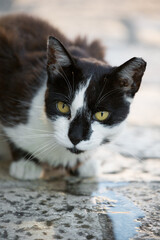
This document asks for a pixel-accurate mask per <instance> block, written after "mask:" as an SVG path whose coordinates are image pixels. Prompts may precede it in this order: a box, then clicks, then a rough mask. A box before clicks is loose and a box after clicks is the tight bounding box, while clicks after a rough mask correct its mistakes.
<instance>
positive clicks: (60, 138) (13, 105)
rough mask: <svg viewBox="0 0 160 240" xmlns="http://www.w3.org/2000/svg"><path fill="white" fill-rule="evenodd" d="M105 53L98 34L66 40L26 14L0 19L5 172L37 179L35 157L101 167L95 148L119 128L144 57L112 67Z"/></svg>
mask: <svg viewBox="0 0 160 240" xmlns="http://www.w3.org/2000/svg"><path fill="white" fill-rule="evenodd" d="M104 57H105V50H104V47H103V46H102V44H101V43H100V42H99V41H97V40H95V41H93V42H92V43H90V44H89V43H87V41H86V39H83V38H80V37H78V38H77V39H76V40H74V41H71V40H69V39H68V38H67V37H65V36H64V35H63V34H62V33H61V32H60V31H59V30H58V29H56V28H54V27H52V26H50V25H49V24H48V23H46V22H45V21H42V20H40V19H38V18H35V17H31V16H28V15H22V14H20V15H10V16H3V17H1V18H0V122H1V126H2V130H3V133H4V135H5V136H6V138H7V140H8V142H9V145H10V148H11V152H12V156H13V159H14V161H13V162H12V163H11V166H10V175H11V176H13V177H15V178H18V179H37V178H40V177H41V176H42V171H43V169H42V166H41V164H40V163H47V164H49V165H51V166H53V167H59V166H61V167H63V168H66V169H68V170H69V171H70V172H71V173H72V174H73V175H79V176H80V177H90V176H95V175H97V174H98V173H99V170H98V165H99V163H98V161H97V159H95V158H94V156H95V151H96V149H97V148H98V147H99V146H101V145H102V144H106V148H107V144H108V143H109V142H110V141H112V139H114V137H115V136H116V135H117V134H118V133H119V131H121V129H122V128H123V125H124V123H125V120H126V118H127V116H128V113H129V110H130V104H131V102H132V100H133V98H134V96H135V93H136V92H137V91H138V89H139V87H140V84H141V79H142V76H143V74H144V71H145V68H146V62H145V61H144V60H143V59H142V58H137V57H133V58H132V59H130V60H128V61H127V62H125V63H123V64H122V65H120V66H118V67H115V66H114V67H112V66H110V65H109V64H108V63H107V62H106V61H105V59H104Z"/></svg>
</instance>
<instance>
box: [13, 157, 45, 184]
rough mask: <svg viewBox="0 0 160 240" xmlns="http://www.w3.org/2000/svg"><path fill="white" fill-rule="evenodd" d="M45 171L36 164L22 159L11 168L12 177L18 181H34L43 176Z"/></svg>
mask: <svg viewBox="0 0 160 240" xmlns="http://www.w3.org/2000/svg"><path fill="white" fill-rule="evenodd" d="M42 173H43V170H42V168H41V167H40V166H38V165H36V164H35V163H34V162H31V161H26V160H25V159H23V158H22V159H20V160H19V161H17V162H13V163H12V164H11V166H10V175H11V176H12V177H15V178H18V179H25V180H34V179H37V178H40V177H41V176H42Z"/></svg>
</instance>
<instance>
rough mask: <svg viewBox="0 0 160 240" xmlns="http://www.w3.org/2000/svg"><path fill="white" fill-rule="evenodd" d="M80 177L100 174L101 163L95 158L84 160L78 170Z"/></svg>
mask: <svg viewBox="0 0 160 240" xmlns="http://www.w3.org/2000/svg"><path fill="white" fill-rule="evenodd" d="M76 172H77V173H78V174H77V175H78V176H79V177H82V178H85V177H96V176H98V175H100V172H101V170H100V163H99V162H98V161H96V160H93V159H88V160H86V162H83V163H82V164H81V165H80V166H79V167H78V168H77V170H76Z"/></svg>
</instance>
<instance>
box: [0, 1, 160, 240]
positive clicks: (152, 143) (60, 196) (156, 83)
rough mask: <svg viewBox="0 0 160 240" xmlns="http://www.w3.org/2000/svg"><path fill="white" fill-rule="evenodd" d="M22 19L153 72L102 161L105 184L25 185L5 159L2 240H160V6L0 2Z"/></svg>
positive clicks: (0, 173)
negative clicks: (95, 42) (31, 18)
mask: <svg viewBox="0 0 160 240" xmlns="http://www.w3.org/2000/svg"><path fill="white" fill-rule="evenodd" d="M16 12H27V13H30V14H33V15H37V16H40V17H42V18H44V19H46V20H48V21H49V22H51V23H52V24H55V25H56V26H58V27H60V28H61V29H62V31H63V32H65V33H66V34H67V36H69V37H70V38H74V37H75V36H76V35H77V34H81V35H87V36H88V38H89V40H91V39H93V38H95V37H96V38H97V37H98V38H100V39H102V41H103V43H104V44H105V45H106V46H107V54H106V58H107V59H108V60H109V62H110V63H111V64H113V65H117V64H121V63H123V61H126V60H128V59H129V58H131V57H133V56H141V57H143V58H144V59H145V60H146V61H147V63H148V66H147V70H146V73H145V75H144V79H143V84H142V87H141V89H140V91H139V93H138V94H137V96H136V98H135V101H134V102H133V105H132V109H131V114H130V116H129V118H128V125H127V127H126V129H125V131H124V132H123V133H122V134H121V135H120V136H119V138H118V139H117V140H116V141H115V142H114V144H112V145H111V146H110V147H102V148H101V149H100V150H99V153H97V154H100V155H101V156H102V155H103V157H104V156H105V161H104V162H103V173H102V175H101V176H99V178H95V179H83V180H80V179H77V178H70V177H63V178H59V179H57V178H52V179H50V180H39V181H32V182H31V181H18V180H15V179H12V178H11V177H10V176H9V175H8V165H9V163H8V162H7V161H4V157H3V158H2V160H1V161H0V239H11V240H12V239H14V240H16V239H17V240H18V239H20V240H21V239H34V240H38V239H39V240H40V239H49V240H50V239H73V240H75V239H80V240H81V239H98V240H101V239H104V240H105V239H107V240H112V239H116V240H127V239H137V240H141V239H146V240H155V239H160V223H159V222H160V221H159V220H160V214H159V211H160V204H159V199H160V188H159V184H160V162H159V160H160V97H159V96H160V78H159V76H160V67H159V59H160V2H159V0H145V1H144V0H141V1H139V0H134V1H128V0H121V1H118V0H112V1H111V0H81V1H80V0H79V1H74V0H63V1H59V0H54V1H51V0H41V1H38V0H0V15H3V14H7V13H16ZM0 145H1V146H0V153H1V156H2V155H3V149H4V146H3V145H2V142H1V144H0ZM97 156H98V155H97ZM135 220H136V221H135ZM135 229H136V230H137V232H135ZM135 233H136V234H135Z"/></svg>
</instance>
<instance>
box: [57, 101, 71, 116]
mask: <svg viewBox="0 0 160 240" xmlns="http://www.w3.org/2000/svg"><path fill="white" fill-rule="evenodd" d="M57 109H58V110H59V111H60V112H61V113H64V114H67V113H69V112H70V108H69V106H68V105H67V104H66V103H64V102H58V103H57Z"/></svg>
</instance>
